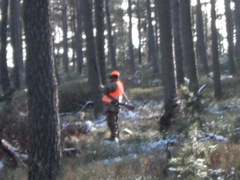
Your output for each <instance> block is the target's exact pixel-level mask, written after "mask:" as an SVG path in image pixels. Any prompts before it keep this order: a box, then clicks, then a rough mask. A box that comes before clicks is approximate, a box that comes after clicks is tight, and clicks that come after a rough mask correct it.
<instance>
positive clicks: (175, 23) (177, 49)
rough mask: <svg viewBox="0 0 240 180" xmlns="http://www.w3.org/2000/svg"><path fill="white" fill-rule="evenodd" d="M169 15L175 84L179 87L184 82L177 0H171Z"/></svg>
mask: <svg viewBox="0 0 240 180" xmlns="http://www.w3.org/2000/svg"><path fill="white" fill-rule="evenodd" d="M171 10H172V12H171V15H172V27H173V37H174V55H175V57H174V58H175V64H176V78H177V86H178V87H180V86H181V85H182V84H184V70H183V55H182V43H181V33H180V18H179V17H180V16H179V15H180V12H179V1H178V0H171Z"/></svg>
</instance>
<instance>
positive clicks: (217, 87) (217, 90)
mask: <svg viewBox="0 0 240 180" xmlns="http://www.w3.org/2000/svg"><path fill="white" fill-rule="evenodd" d="M215 3H216V1H215V0H211V17H212V21H211V32H212V47H211V49H212V61H213V63H212V68H213V82H214V97H215V98H216V99H220V98H221V96H222V87H221V80H220V67H219V57H218V38H217V28H216V10H215Z"/></svg>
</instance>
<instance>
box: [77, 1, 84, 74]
mask: <svg viewBox="0 0 240 180" xmlns="http://www.w3.org/2000/svg"><path fill="white" fill-rule="evenodd" d="M76 4H77V5H76V8H75V9H76V11H77V12H76V15H77V17H76V19H77V23H76V30H77V31H76V32H75V34H76V38H75V39H76V42H75V43H76V50H77V70H78V73H79V74H82V72H83V50H82V49H83V39H82V33H83V27H82V24H83V14H82V5H81V3H80V1H79V0H76Z"/></svg>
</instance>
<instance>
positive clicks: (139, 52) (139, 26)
mask: <svg viewBox="0 0 240 180" xmlns="http://www.w3.org/2000/svg"><path fill="white" fill-rule="evenodd" d="M136 14H137V20H138V25H137V28H138V63H139V64H142V33H141V14H140V0H137V12H136Z"/></svg>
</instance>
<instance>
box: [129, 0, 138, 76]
mask: <svg viewBox="0 0 240 180" xmlns="http://www.w3.org/2000/svg"><path fill="white" fill-rule="evenodd" d="M128 18H129V27H128V48H129V49H128V51H129V63H130V71H131V74H134V73H135V71H136V67H135V61H134V54H133V42H132V1H131V0H128Z"/></svg>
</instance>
